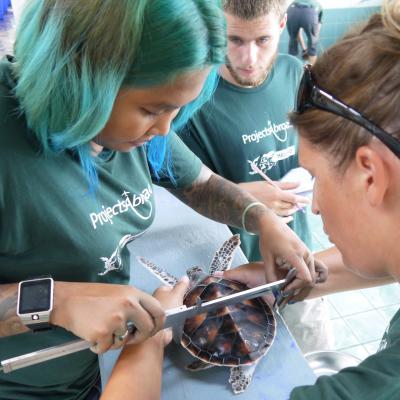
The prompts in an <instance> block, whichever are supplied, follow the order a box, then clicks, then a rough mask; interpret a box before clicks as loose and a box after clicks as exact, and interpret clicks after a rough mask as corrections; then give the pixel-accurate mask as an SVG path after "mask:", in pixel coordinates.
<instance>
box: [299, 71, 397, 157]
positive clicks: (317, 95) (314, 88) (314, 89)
mask: <svg viewBox="0 0 400 400" xmlns="http://www.w3.org/2000/svg"><path fill="white" fill-rule="evenodd" d="M311 108H319V109H321V110H324V111H328V112H330V113H332V114H335V115H338V116H339V117H342V118H345V119H348V120H350V121H352V122H354V123H355V124H357V125H359V126H361V127H363V128H365V129H366V130H367V131H368V132H370V133H371V134H372V135H374V136H375V137H377V138H378V139H379V140H380V141H381V142H382V143H384V144H385V145H386V146H387V147H388V148H389V149H390V150H391V151H392V152H393V153H394V154H395V155H396V156H397V157H399V158H400V141H398V140H397V139H396V138H395V137H393V136H392V135H390V134H389V133H387V132H386V131H384V130H383V129H382V128H380V127H379V126H378V125H376V124H374V123H373V122H372V121H370V120H369V119H368V118H367V117H365V116H364V115H363V114H361V113H360V112H359V111H357V110H355V109H354V108H352V107H350V106H349V105H347V104H345V103H343V102H342V101H341V100H339V99H338V98H336V97H335V96H333V95H331V94H329V93H328V92H326V91H325V90H323V89H321V88H320V87H319V86H318V85H317V83H316V82H315V79H314V77H313V74H312V72H311V65H305V66H304V74H303V78H302V79H301V82H300V86H299V90H298V92H297V100H296V109H295V112H296V113H298V114H302V113H303V112H304V111H306V110H309V109H311Z"/></svg>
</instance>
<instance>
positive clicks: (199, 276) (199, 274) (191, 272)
mask: <svg viewBox="0 0 400 400" xmlns="http://www.w3.org/2000/svg"><path fill="white" fill-rule="evenodd" d="M186 275H187V276H188V277H189V279H190V286H194V285H195V284H196V283H197V282H199V281H201V280H203V279H204V278H206V277H207V276H208V275H207V274H206V273H205V272H204V271H203V269H202V268H201V267H197V266H196V267H191V268H188V269H187V270H186Z"/></svg>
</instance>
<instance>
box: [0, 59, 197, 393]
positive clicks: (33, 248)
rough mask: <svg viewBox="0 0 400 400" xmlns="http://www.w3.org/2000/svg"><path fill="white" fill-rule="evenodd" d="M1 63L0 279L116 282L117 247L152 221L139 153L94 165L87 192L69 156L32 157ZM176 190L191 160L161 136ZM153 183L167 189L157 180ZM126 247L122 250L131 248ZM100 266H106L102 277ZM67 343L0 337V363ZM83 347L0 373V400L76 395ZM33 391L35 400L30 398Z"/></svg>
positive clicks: (87, 379)
mask: <svg viewBox="0 0 400 400" xmlns="http://www.w3.org/2000/svg"><path fill="white" fill-rule="evenodd" d="M10 85H11V86H12V85H13V82H12V79H11V77H10V65H9V62H8V61H6V60H3V61H2V62H1V64H0V221H1V224H0V282H1V283H12V282H18V281H20V280H24V279H28V278H30V277H35V276H42V275H51V276H52V277H53V278H54V279H55V280H62V281H77V282H101V283H119V284H126V283H128V281H129V268H130V263H129V252H128V250H127V249H126V244H127V243H129V242H130V241H132V240H133V239H134V236H136V235H140V234H141V233H143V232H144V231H145V230H146V229H147V228H148V227H149V226H150V225H151V223H152V221H153V219H154V213H155V209H154V198H153V187H152V179H151V174H150V171H149V167H148V163H147V158H146V153H145V150H144V148H143V147H141V148H137V149H134V150H132V151H131V152H129V153H119V152H114V153H112V154H111V155H110V157H109V158H108V160H107V161H105V162H103V163H102V164H101V165H100V166H99V180H100V186H99V191H98V193H97V194H96V196H95V197H94V196H90V195H88V193H87V192H88V187H87V182H86V179H85V178H84V176H83V173H82V170H81V167H80V164H79V162H78V160H76V159H75V157H74V156H73V155H72V154H70V153H63V154H59V155H48V156H46V157H44V156H43V155H41V154H40V153H39V146H38V144H37V143H35V140H34V139H33V135H32V132H30V131H29V130H28V129H27V127H26V121H25V119H24V117H23V116H18V114H17V110H18V103H17V101H16V100H15V98H13V96H12V91H11V89H12V88H11V87H10ZM170 147H171V156H172V162H173V166H174V173H175V178H176V184H177V186H179V187H185V186H188V185H190V184H191V183H192V182H193V181H194V180H195V178H196V177H197V176H198V174H199V172H200V168H201V162H200V160H199V159H198V158H197V157H196V156H195V155H194V154H193V153H192V152H190V151H189V150H188V149H187V147H186V146H185V145H184V144H183V143H182V141H181V140H180V139H179V138H178V137H177V135H176V134H175V133H171V134H170ZM160 184H162V185H165V186H170V185H171V183H170V182H168V181H167V180H164V181H161V182H160ZM134 248H135V246H134V243H133V245H132V249H133V251H134ZM106 266H108V269H109V270H110V271H109V272H108V273H107V274H105V275H103V273H104V272H105V271H106V269H105V267H106ZM73 338H75V337H74V336H73V335H71V334H70V333H68V332H66V331H65V330H63V329H61V328H60V329H55V330H52V331H50V332H42V333H36V334H33V333H26V334H21V335H16V336H13V337H3V338H0V355H1V359H6V358H9V357H14V356H17V355H21V354H24V353H27V352H31V351H33V350H36V349H40V348H44V347H48V346H53V345H55V344H59V343H62V342H65V341H67V340H71V339H73ZM98 372H99V371H98V362H97V356H96V355H95V354H94V353H91V352H90V351H83V352H79V353H76V354H74V355H70V356H66V357H63V358H60V359H58V360H53V361H50V362H47V363H43V364H40V366H33V367H29V368H25V369H21V370H18V371H15V372H13V373H11V374H3V373H0V399H18V400H21V399H37V398H39V397H40V398H46V399H57V400H58V399H82V398H84V397H85V395H86V392H87V391H88V390H89V389H90V386H91V385H93V383H94V382H95V380H96V377H97V375H98ZM39 394H40V396H39Z"/></svg>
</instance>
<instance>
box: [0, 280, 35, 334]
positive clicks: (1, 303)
mask: <svg viewBox="0 0 400 400" xmlns="http://www.w3.org/2000/svg"><path fill="white" fill-rule="evenodd" d="M17 296H18V285H17V284H16V283H13V284H9V285H0V338H1V337H5V336H13V335H17V334H19V333H24V332H28V331H29V329H28V328H27V327H26V326H25V325H24V324H23V323H22V321H21V319H20V318H19V317H18V315H17V314H16V311H17Z"/></svg>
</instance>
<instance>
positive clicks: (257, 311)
mask: <svg viewBox="0 0 400 400" xmlns="http://www.w3.org/2000/svg"><path fill="white" fill-rule="evenodd" d="M245 289H248V287H247V286H246V285H244V284H242V283H240V282H236V281H232V280H228V279H222V278H217V277H214V276H208V277H206V278H205V279H203V280H202V281H201V282H199V283H198V284H197V285H196V286H195V287H193V288H192V289H191V290H190V291H189V292H188V293H187V294H186V296H185V298H184V301H183V302H184V304H185V305H186V306H188V307H189V306H193V305H196V304H197V302H198V299H199V298H200V300H201V301H202V302H203V301H210V300H213V299H216V298H219V297H221V296H226V295H228V294H232V293H236V292H239V291H242V290H245ZM275 330H276V321H275V317H274V314H273V311H272V309H271V307H270V306H269V305H268V304H267V303H266V302H265V301H264V300H263V299H262V298H260V297H259V298H255V299H251V300H244V301H242V302H240V303H236V304H233V305H229V306H226V307H222V308H220V309H218V310H214V311H210V312H207V313H204V314H199V315H197V316H195V317H193V318H189V319H187V320H186V321H185V325H184V328H183V334H182V341H181V344H182V346H184V347H185V348H186V349H187V350H188V351H189V352H190V353H191V354H192V355H193V356H195V357H197V358H199V359H200V360H202V361H204V362H206V363H210V364H216V365H224V366H237V365H249V364H252V363H254V362H255V361H256V360H258V359H259V358H260V357H262V356H263V355H264V354H265V353H266V351H267V350H268V348H269V347H270V346H271V344H272V342H273V340H274V337H275Z"/></svg>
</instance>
